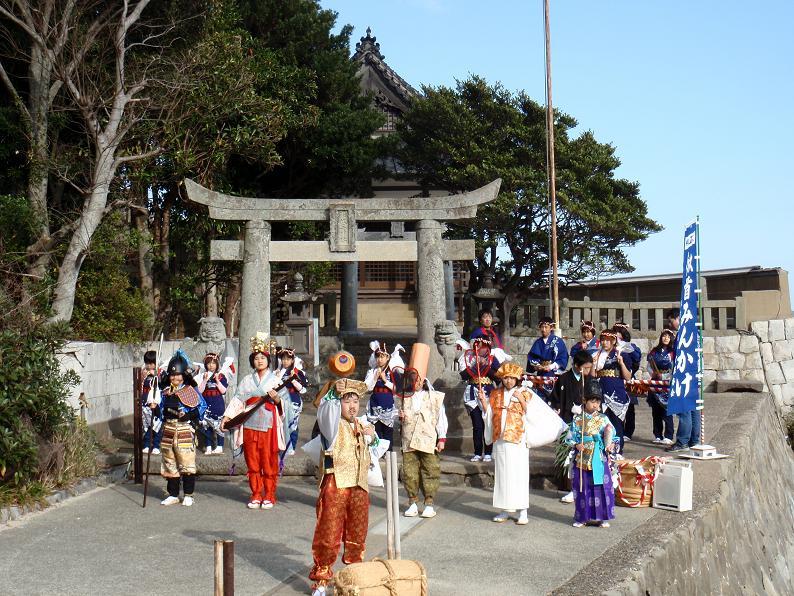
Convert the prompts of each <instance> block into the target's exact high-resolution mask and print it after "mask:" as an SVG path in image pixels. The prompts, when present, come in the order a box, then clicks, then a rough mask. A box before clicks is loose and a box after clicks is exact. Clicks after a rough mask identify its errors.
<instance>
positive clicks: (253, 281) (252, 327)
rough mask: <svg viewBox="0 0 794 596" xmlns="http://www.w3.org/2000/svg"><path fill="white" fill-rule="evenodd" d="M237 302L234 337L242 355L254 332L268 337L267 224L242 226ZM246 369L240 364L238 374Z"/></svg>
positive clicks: (262, 222)
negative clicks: (242, 236)
mask: <svg viewBox="0 0 794 596" xmlns="http://www.w3.org/2000/svg"><path fill="white" fill-rule="evenodd" d="M240 298H241V300H240V327H239V331H238V336H239V338H240V354H245V353H246V349H247V348H246V346H247V344H248V341H249V340H250V338H252V337H253V336H254V335H256V332H257V331H264V332H266V333H270V223H269V222H267V221H264V220H261V219H252V220H248V221H246V222H245V242H243V282H242V288H241V296H240ZM246 366H247V364H246V363H244V362H241V363H240V369H241V370H243V369H244V367H246Z"/></svg>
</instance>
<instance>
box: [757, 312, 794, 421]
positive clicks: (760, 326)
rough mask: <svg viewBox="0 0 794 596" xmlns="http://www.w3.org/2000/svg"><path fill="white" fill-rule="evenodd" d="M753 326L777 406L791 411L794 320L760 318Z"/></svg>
mask: <svg viewBox="0 0 794 596" xmlns="http://www.w3.org/2000/svg"><path fill="white" fill-rule="evenodd" d="M750 328H751V329H752V331H753V333H754V334H755V336H756V339H757V341H758V343H759V351H760V359H761V362H762V364H763V368H764V371H765V373H766V383H767V385H768V386H769V390H770V391H771V392H772V397H773V398H774V400H775V405H776V406H777V407H778V409H780V410H781V411H782V412H783V413H784V414H787V413H789V412H791V411H792V408H794V319H774V320H772V321H758V322H755V323H752V325H751V327H750Z"/></svg>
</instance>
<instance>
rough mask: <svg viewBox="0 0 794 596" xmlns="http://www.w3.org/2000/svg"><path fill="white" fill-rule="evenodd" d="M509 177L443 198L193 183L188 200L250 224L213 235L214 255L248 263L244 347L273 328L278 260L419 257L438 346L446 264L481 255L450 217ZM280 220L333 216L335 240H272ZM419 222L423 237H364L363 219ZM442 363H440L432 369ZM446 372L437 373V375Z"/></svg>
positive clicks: (461, 215) (423, 307)
mask: <svg viewBox="0 0 794 596" xmlns="http://www.w3.org/2000/svg"><path fill="white" fill-rule="evenodd" d="M501 183H502V181H501V179H497V180H494V181H493V182H491V183H490V184H487V185H486V186H483V187H482V188H478V189H477V190H474V191H471V192H468V193H463V194H456V195H447V196H442V197H419V198H388V197H377V198H350V199H343V200H336V199H272V198H270V199H268V198H249V197H236V196H231V195H226V194H222V193H219V192H216V191H213V190H210V189H208V188H205V187H203V186H201V185H200V184H197V183H196V182H194V181H192V180H189V179H187V180H185V188H186V189H187V196H188V198H189V199H190V200H191V201H193V202H195V203H199V204H201V205H206V206H207V207H208V208H209V215H210V217H211V218H213V219H220V220H231V221H244V222H245V238H244V240H242V241H240V240H213V241H212V243H211V246H210V258H211V259H212V260H216V261H242V262H243V277H242V296H241V305H240V327H239V337H240V350H241V352H242V350H243V342H244V341H246V340H247V339H248V338H249V337H252V336H253V335H254V334H255V333H256V332H257V331H267V332H268V333H269V332H270V262H271V261H273V262H279V261H282V262H283V261H287V262H295V261H335V262H356V261H416V263H417V271H416V274H417V281H416V290H417V306H418V309H417V310H418V312H417V319H418V329H417V337H418V340H419V341H420V342H423V343H426V344H429V345H433V336H434V330H435V324H436V323H438V322H440V321H444V320H445V319H446V308H445V292H444V261H453V260H455V261H467V260H472V259H474V240H443V239H442V237H441V235H442V233H443V231H444V225H443V223H442V222H445V221H452V220H459V219H472V218H474V217H475V216H476V214H477V206H478V205H483V204H485V203H488V202H489V201H492V200H494V199H495V198H496V196H497V194H498V193H499V187H500V185H501ZM272 221H279V222H290V221H329V223H330V234H329V238H328V240H327V241H323V240H319V241H304V240H298V241H271V239H270V238H271V224H270V222H272ZM376 221H379V222H394V221H403V222H404V221H415V222H416V240H415V241H414V240H376V241H372V240H370V241H368V240H358V241H357V240H356V236H357V231H358V227H357V226H358V222H376ZM431 368H436V367H431ZM437 372H439V371H436V373H437Z"/></svg>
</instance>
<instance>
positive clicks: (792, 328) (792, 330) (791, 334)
mask: <svg viewBox="0 0 794 596" xmlns="http://www.w3.org/2000/svg"><path fill="white" fill-rule="evenodd" d="M783 327H784V329H785V332H786V339H794V319H786V320H785V321H784V322H783Z"/></svg>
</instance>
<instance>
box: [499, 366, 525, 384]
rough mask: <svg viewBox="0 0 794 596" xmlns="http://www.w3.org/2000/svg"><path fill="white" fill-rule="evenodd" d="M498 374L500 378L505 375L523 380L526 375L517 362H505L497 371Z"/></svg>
mask: <svg viewBox="0 0 794 596" xmlns="http://www.w3.org/2000/svg"><path fill="white" fill-rule="evenodd" d="M496 376H497V377H498V378H500V379H504V378H505V377H513V378H514V379H518V380H519V381H520V380H521V377H523V376H524V369H523V368H521V366H519V365H518V364H516V363H515V362H504V363H503V364H502V366H500V367H499V370H498V371H496Z"/></svg>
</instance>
